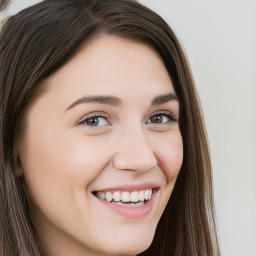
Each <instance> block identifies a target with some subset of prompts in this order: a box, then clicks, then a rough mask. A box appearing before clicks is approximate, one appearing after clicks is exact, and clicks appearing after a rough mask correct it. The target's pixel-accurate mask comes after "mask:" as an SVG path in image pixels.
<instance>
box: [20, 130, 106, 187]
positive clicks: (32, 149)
mask: <svg viewBox="0 0 256 256" xmlns="http://www.w3.org/2000/svg"><path fill="white" fill-rule="evenodd" d="M30 134H31V133H30ZM104 150H105V148H104V147H102V141H100V140H97V139H95V138H94V139H93V138H92V139H88V138H85V137H82V136H70V135H69V134H63V136H62V134H58V136H57V135H56V134H51V135H49V134H48V135H47V136H45V137H42V136H41V137H38V136H30V138H28V139H27V143H26V146H25V150H24V153H23V154H22V155H23V157H22V158H23V159H24V166H25V168H24V169H25V172H27V176H28V178H30V179H33V180H34V181H35V180H38V181H40V182H43V181H46V182H49V183H51V184H52V183H54V185H55V186H62V188H68V187H70V188H72V187H74V186H75V185H76V186H77V185H79V184H80V185H81V186H86V185H87V184H89V183H90V182H91V181H92V180H93V179H94V178H95V177H96V176H97V175H98V174H99V172H101V171H102V169H103V168H104V166H105V164H106V163H107V161H108V159H107V157H105V158H104V157H103V156H106V155H107V154H106V153H107V152H105V151H104ZM99 156H101V157H99ZM25 174H26V173H25Z"/></svg>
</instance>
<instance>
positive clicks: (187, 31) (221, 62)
mask: <svg viewBox="0 0 256 256" xmlns="http://www.w3.org/2000/svg"><path fill="white" fill-rule="evenodd" d="M35 2H38V1H36V0H16V1H15V0H13V4H12V5H11V6H10V8H9V10H8V12H10V13H15V12H16V11H17V9H19V8H21V7H20V6H21V5H25V4H27V3H28V4H31V3H35ZM140 2H142V3H144V4H145V5H147V6H148V7H151V8H152V9H154V10H155V11H156V12H157V13H159V14H160V15H161V16H162V17H163V18H164V19H165V20H166V21H167V22H168V23H169V24H170V26H171V27H172V29H173V30H174V32H176V34H177V36H178V38H179V39H180V40H181V43H182V45H183V47H184V49H185V52H186V54H187V56H188V58H189V61H190V65H191V68H192V72H193V74H194V78H195V81H196V85H197V88H198V91H199V95H200V98H201V102H202V106H203V110H204V114H205V120H206V126H207V129H208V136H209V141H210V148H211V155H212V162H213V175H214V186H215V201H216V209H217V216H218V229H219V236H220V244H221V250H222V255H223V256H256V185H255V184H256V135H255V133H256V100H255V98H256V0H255V1H246V0H240V1H232V0H229V1H225V0H222V1H221V0H219V1H217V0H215V1H210V0H204V1H203V0H202V1H196V0H190V1H189V0H187V1H185V0H165V1H164V0H141V1H140Z"/></svg>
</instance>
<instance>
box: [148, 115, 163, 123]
mask: <svg viewBox="0 0 256 256" xmlns="http://www.w3.org/2000/svg"><path fill="white" fill-rule="evenodd" d="M151 122H153V123H162V122H163V117H162V116H160V115H159V116H153V117H152V118H151Z"/></svg>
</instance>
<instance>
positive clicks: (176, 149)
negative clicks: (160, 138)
mask: <svg viewBox="0 0 256 256" xmlns="http://www.w3.org/2000/svg"><path fill="white" fill-rule="evenodd" d="M156 152H157V158H158V164H159V166H160V167H161V169H162V170H163V172H164V174H165V176H166V179H167V182H173V181H175V180H176V178H177V176H178V174H179V171H180V168H181V165H182V161H183V143H182V137H181V134H180V132H177V133H175V134H172V136H168V137H167V138H166V139H165V140H164V142H163V143H162V144H161V145H159V146H158V149H157V150H156Z"/></svg>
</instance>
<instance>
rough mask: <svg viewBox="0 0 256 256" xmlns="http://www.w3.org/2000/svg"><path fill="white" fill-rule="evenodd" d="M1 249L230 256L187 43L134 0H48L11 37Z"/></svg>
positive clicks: (4, 90) (4, 46) (6, 44)
mask: <svg viewBox="0 0 256 256" xmlns="http://www.w3.org/2000/svg"><path fill="white" fill-rule="evenodd" d="M0 72H1V73H0V81H1V82H0V85H1V99H0V102H1V144H0V145H1V211H2V212H1V225H0V226H1V232H0V233H1V241H2V243H1V255H24V256H25V255H26V256H28V255H31V256H32V255H33V256H35V255H49V256H50V255H62V256H65V255H77V256H79V255H138V254H140V255H175V256H179V255H180V256H181V255H195V256H199V255H200V256H203V255H207V256H210V255H212V256H215V255H219V250H218V244H217V237H216V231H215V222H214V211H213V198H212V187H211V186H212V181H211V167H210V158H209V153H208V148H207V140H206V135H205V131H204V125H203V120H202V115H201V112H200V108H199V103H198V98H197V94H196V89H195V87H194V83H193V79H192V75H191V73H190V70H189V67H188V63H187V61H186V58H185V56H184V53H183V51H182V49H181V47H180V44H179V42H178V40H177V38H176V37H175V35H174V33H173V31H172V30H171V29H170V28H169V26H168V25H167V24H166V23H165V22H164V21H163V20H162V19H161V18H160V17H159V16H158V15H157V14H155V13H154V12H152V11H151V10H149V9H148V8H146V7H144V6H142V5H141V4H139V3H137V2H136V1H131V0H118V1H116V0H106V1H100V0H95V1H89V0H63V1H58V0H46V1H44V2H42V3H40V4H37V5H35V6H32V7H30V8H28V9H26V10H23V11H22V12H20V13H18V14H17V15H15V16H14V17H12V18H10V20H9V21H8V22H7V23H6V24H5V25H4V27H3V29H2V31H1V39H0Z"/></svg>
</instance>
